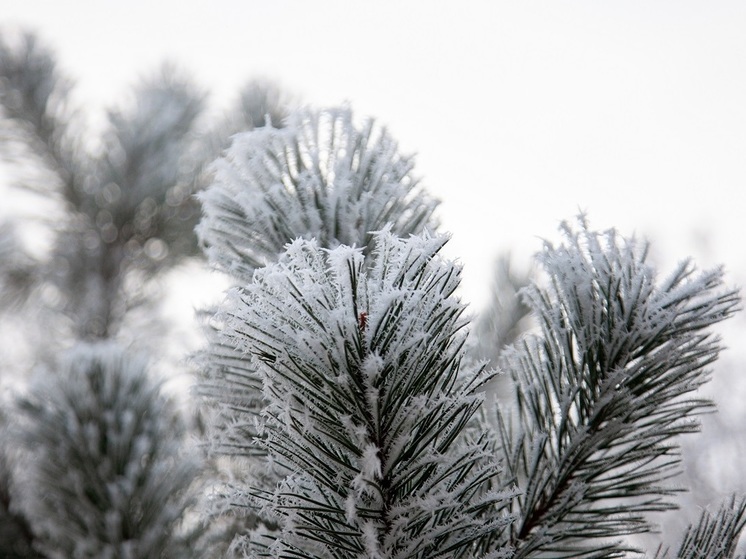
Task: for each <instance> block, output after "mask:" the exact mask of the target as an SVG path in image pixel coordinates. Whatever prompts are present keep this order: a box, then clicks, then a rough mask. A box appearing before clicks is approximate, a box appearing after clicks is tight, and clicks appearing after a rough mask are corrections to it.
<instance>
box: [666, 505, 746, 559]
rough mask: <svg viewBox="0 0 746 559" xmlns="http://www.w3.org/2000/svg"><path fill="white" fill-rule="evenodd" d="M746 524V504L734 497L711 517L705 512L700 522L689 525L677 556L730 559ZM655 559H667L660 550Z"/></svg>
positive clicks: (686, 558)
mask: <svg viewBox="0 0 746 559" xmlns="http://www.w3.org/2000/svg"><path fill="white" fill-rule="evenodd" d="M745 525H746V501H744V500H743V499H736V497H732V498H731V499H730V501H728V502H727V503H724V504H723V505H722V506H721V507H720V509H719V510H718V511H717V512H716V513H715V514H712V513H710V512H708V511H704V512H703V513H702V516H701V517H700V519H699V523H698V524H696V525H692V526H689V528H688V529H687V531H686V533H685V534H684V538H683V540H682V542H681V545H680V546H679V550H678V552H677V553H676V558H677V559H731V558H733V557H734V556H735V554H736V546H737V544H738V539H739V537H740V535H741V532H742V531H743V528H744V526H745ZM655 557H656V559H667V558H668V557H669V553H668V550H666V551H665V552H663V551H661V550H659V552H658V553H656V556H655Z"/></svg>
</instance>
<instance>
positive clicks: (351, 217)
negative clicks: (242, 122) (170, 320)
mask: <svg viewBox="0 0 746 559" xmlns="http://www.w3.org/2000/svg"><path fill="white" fill-rule="evenodd" d="M412 167H413V162H412V158H411V157H407V156H403V155H400V154H399V153H398V147H397V144H396V142H395V141H394V140H393V139H392V138H391V136H390V135H389V134H388V133H387V132H386V130H385V129H383V128H380V127H378V126H376V124H375V122H374V121H373V120H368V121H366V122H365V123H364V124H363V126H362V127H361V128H360V129H358V128H357V127H356V126H355V125H354V124H353V122H352V112H351V111H350V110H348V109H330V110H325V111H318V112H314V111H310V110H309V111H299V112H296V113H293V114H291V116H290V117H289V119H288V122H287V126H285V127H284V128H282V129H275V128H270V127H265V128H262V129H260V130H257V131H255V132H251V133H248V134H243V135H239V136H237V137H235V138H234V139H233V143H232V144H231V147H230V148H229V149H228V152H227V154H226V155H225V157H223V158H221V159H220V160H219V161H218V162H217V163H216V164H215V169H214V171H215V180H214V182H213V184H212V185H211V187H210V188H209V189H208V190H206V191H205V192H203V193H200V196H199V197H200V199H201V200H202V204H203V213H204V219H203V220H202V222H201V223H200V226H199V229H198V232H199V235H200V240H201V242H202V244H203V245H204V247H205V251H206V253H207V256H208V259H209V261H210V263H211V264H213V265H214V266H216V267H217V268H218V269H220V270H222V271H224V272H226V273H228V274H230V275H231V276H233V277H235V278H237V279H239V280H241V281H244V282H246V281H250V280H251V275H252V273H253V271H254V270H255V269H257V268H259V267H262V266H264V265H266V264H269V263H271V262H274V261H275V260H276V259H277V256H278V255H279V254H280V252H282V250H283V247H284V246H285V244H286V243H288V242H290V241H292V240H294V239H296V238H299V237H302V238H305V239H316V241H317V242H318V243H319V244H320V246H322V247H327V248H334V247H336V246H338V245H340V244H344V245H348V246H358V247H365V248H366V250H369V248H370V244H371V240H372V234H373V232H374V231H379V230H381V229H383V228H384V227H385V226H387V225H388V226H390V227H391V228H392V230H393V231H395V232H396V233H397V234H399V235H401V236H406V235H409V234H413V233H417V232H419V231H422V230H423V229H425V228H430V229H433V228H434V227H435V226H436V222H435V221H434V219H433V211H434V209H435V206H436V204H437V202H436V201H435V200H433V199H432V198H430V197H429V196H428V195H427V194H426V193H425V192H423V191H422V190H421V189H420V188H418V181H417V180H416V179H415V178H414V177H413V176H412V173H411V171H412Z"/></svg>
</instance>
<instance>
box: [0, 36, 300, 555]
mask: <svg viewBox="0 0 746 559" xmlns="http://www.w3.org/2000/svg"><path fill="white" fill-rule="evenodd" d="M205 97H206V96H205V94H204V93H203V92H202V91H201V90H200V89H199V88H198V87H196V86H195V84H194V83H193V82H192V81H191V80H190V79H188V78H187V76H186V75H185V74H184V73H183V72H181V71H179V70H177V69H176V68H175V67H173V66H171V65H164V66H163V67H162V68H161V69H159V70H158V71H157V72H155V73H153V74H152V75H150V76H149V77H147V78H145V79H143V80H141V81H140V82H139V83H138V84H137V85H136V86H135V87H134V88H133V90H132V92H131V93H130V96H129V97H128V98H126V99H125V100H123V102H122V104H121V105H120V106H118V107H115V108H112V109H110V110H109V111H108V112H107V113H106V115H105V118H104V119H103V124H102V125H100V126H97V127H95V128H94V127H92V126H91V124H90V123H91V121H93V120H95V119H91V118H89V117H91V116H95V115H90V114H86V113H84V112H83V111H81V110H78V109H76V108H75V96H74V87H73V82H72V81H71V80H69V79H68V78H66V77H65V76H64V75H63V73H62V72H61V71H60V70H59V67H58V64H57V61H56V58H55V56H54V54H53V53H52V52H51V51H50V50H49V49H48V48H46V47H44V46H43V45H42V44H41V42H40V40H39V39H38V38H37V37H36V36H34V35H33V34H25V35H22V36H13V35H10V34H5V33H3V34H2V35H0V155H1V156H2V158H3V160H4V162H5V163H6V169H8V170H9V176H12V177H13V178H14V179H15V183H16V184H15V185H14V187H16V190H15V191H14V193H15V194H19V193H20V194H23V195H25V196H28V197H29V199H30V200H31V202H32V204H33V205H37V206H38V205H41V209H39V211H38V214H37V215H34V217H35V218H36V221H35V223H34V225H35V227H36V229H35V230H34V233H38V232H41V233H43V234H44V238H46V239H48V243H47V244H46V245H45V246H44V247H42V249H41V250H36V251H27V250H26V247H25V246H24V242H23V238H24V234H25V233H27V230H28V227H29V224H28V223H24V224H22V225H21V226H17V225H16V223H11V222H10V221H8V222H7V223H5V224H3V225H2V226H1V227H0V255H1V256H2V261H1V263H0V312H3V313H4V317H3V318H5V319H7V320H6V321H5V324H4V325H3V326H4V327H5V329H4V330H3V332H6V330H7V331H8V332H10V334H12V339H8V337H6V336H4V340H5V341H7V343H8V346H9V347H11V346H14V345H16V344H17V343H18V342H19V341H25V342H26V346H28V349H29V352H28V353H29V355H28V356H27V357H28V359H25V360H23V357H24V356H19V355H20V353H21V352H18V351H15V350H14V351H12V352H11V351H8V352H5V351H3V352H2V353H3V359H2V361H0V374H3V375H4V377H5V378H4V379H3V380H5V381H9V378H8V377H9V376H10V371H12V370H16V371H17V370H22V371H24V372H26V373H27V372H28V370H29V369H30V368H31V367H32V366H34V365H35V364H39V363H43V364H44V365H45V366H46V368H47V369H48V370H51V371H57V372H59V373H60V374H63V375H68V376H69V378H65V379H61V380H60V381H59V382H62V383H63V384H64V383H78V385H76V386H67V385H66V384H65V385H64V387H65V388H66V389H69V390H70V391H71V392H70V394H77V395H81V394H85V391H86V389H88V388H90V386H89V385H87V384H86V377H85V375H82V374H77V373H76V372H75V369H74V368H72V369H71V367H70V366H69V364H64V363H63V364H61V363H60V362H59V356H60V352H61V351H62V350H63V349H64V348H65V347H69V346H75V345H76V344H78V343H80V342H81V341H83V342H92V341H96V340H106V339H112V338H117V339H120V340H121V341H122V342H123V343H125V344H130V343H133V342H134V345H135V346H138V347H140V348H141V349H143V348H147V349H150V350H154V354H158V352H159V351H160V350H161V347H162V346H163V345H164V344H166V343H167V337H166V336H165V334H164V331H163V328H160V327H161V326H163V324H164V323H162V322H158V320H157V313H156V312H154V309H153V307H154V306H155V303H156V302H157V299H158V297H157V295H158V294H159V291H158V286H157V283H156V282H154V281H153V280H154V279H157V278H159V277H163V276H164V274H165V273H166V272H167V271H169V270H171V269H173V268H174V267H175V266H177V265H178V264H179V263H181V262H184V261H185V260H186V259H189V258H193V257H194V258H197V257H199V256H200V253H199V251H198V249H197V240H196V236H195V234H194V226H195V224H196V221H197V219H198V216H199V207H198V203H197V202H196V200H195V199H194V196H193V195H194V193H195V192H196V191H197V190H199V189H200V188H201V187H202V186H203V185H204V182H205V180H206V178H207V177H208V175H209V171H208V170H207V169H206V166H207V164H208V163H209V162H211V161H212V160H213V159H214V158H215V157H217V156H218V155H219V154H220V152H221V151H222V150H223V149H224V148H225V146H226V145H227V142H228V138H229V136H230V135H232V134H233V133H235V132H237V131H239V130H245V129H250V128H253V127H254V126H260V125H263V124H265V117H267V116H269V120H268V121H267V122H269V121H271V122H272V124H273V125H274V126H281V125H282V121H283V119H284V111H285V109H284V104H285V103H286V102H288V101H289V100H288V99H286V98H285V97H283V96H282V95H281V92H280V90H279V88H278V87H277V86H275V85H274V84H272V83H270V82H267V81H263V80H255V81H252V82H249V83H248V84H247V85H246V87H245V88H244V89H243V90H242V91H241V92H240V95H239V99H238V102H237V103H236V106H235V107H234V108H233V109H231V110H230V111H228V112H227V113H225V114H224V115H222V116H220V115H212V116H211V115H209V114H208V113H207V111H206V103H205ZM99 128H100V129H99ZM30 205H31V204H30ZM32 254H33V256H32ZM26 300H27V304H26V305H25V306H22V305H20V303H22V302H24V301H26ZM146 306H147V307H148V308H147V312H143V313H141V314H142V315H143V317H144V318H143V319H141V322H140V323H137V322H136V321H137V313H134V312H132V311H136V310H142V309H144V308H145V307H146ZM34 319H36V320H34ZM32 323H33V324H32ZM42 336H43V338H44V339H41V337H42ZM107 347H112V348H113V346H107ZM14 349H15V348H14ZM86 351H87V350H85V349H81V350H80V354H81V355H83V354H85V353H86ZM111 351H114V350H113V349H112V350H111ZM99 358H101V359H104V357H103V356H102V355H99ZM112 359H114V357H112ZM116 359H119V360H121V361H122V362H121V363H120V364H119V365H116V366H115V365H111V366H102V370H103V371H104V372H105V373H106V374H110V375H112V377H114V378H113V379H112V380H111V382H112V383H113V384H112V386H113V387H115V388H116V389H115V388H112V390H113V393H112V394H109V395H108V397H109V398H110V401H101V402H99V405H100V407H99V408H97V409H96V411H97V412H98V413H100V414H106V413H115V411H114V410H106V409H105V408H106V407H107V406H110V405H117V406H120V409H118V411H117V412H116V413H122V414H127V413H131V411H130V412H127V411H124V410H123V409H122V408H124V407H127V406H128V405H130V406H132V408H133V409H134V408H135V407H136V406H138V405H140V406H141V408H142V407H143V406H144V407H145V408H147V406H148V405H150V406H152V407H151V408H149V409H150V412H152V413H151V417H150V419H151V420H152V421H153V422H157V415H154V414H155V411H154V410H156V409H157V410H161V409H162V408H163V406H162V405H161V403H160V400H159V398H160V396H159V395H158V394H157V391H156V390H155V389H148V390H142V391H140V392H138V393H137V394H134V393H133V392H132V390H129V389H130V388H132V387H131V386H130V385H128V384H127V382H129V379H120V380H121V381H122V382H121V383H117V382H116V381H115V380H114V379H115V378H116V377H117V376H118V375H119V376H127V375H130V374H135V375H136V372H137V370H138V367H140V365H138V361H137V360H135V361H134V362H132V363H129V362H127V359H126V358H125V357H124V356H123V355H122V354H119V355H118V356H117V357H116ZM15 361H18V362H15ZM55 382H56V381H55ZM42 388H43V387H42V386H41V385H40V384H35V385H34V386H33V387H29V388H27V389H28V390H32V391H33V392H34V394H31V395H30V396H29V397H30V398H32V399H33V398H36V400H35V401H36V402H37V403H38V406H37V407H38V409H37V408H34V413H37V412H38V417H37V419H38V421H37V422H36V423H35V420H34V419H33V418H31V417H30V416H29V417H27V420H28V421H27V423H26V430H25V431H22V432H20V433H21V434H20V435H19V432H16V434H15V435H14V437H18V436H20V437H21V440H24V439H23V437H25V436H26V435H29V433H32V432H34V429H36V430H37V431H36V432H37V434H38V432H39V431H44V430H45V429H46V432H45V433H46V435H47V438H46V439H44V438H43V437H41V438H40V437H35V438H34V440H36V441H37V442H38V444H41V445H45V444H48V445H53V442H54V441H53V438H54V437H55V436H56V437H58V438H59V439H65V437H67V438H68V439H70V438H71V437H73V434H71V433H69V432H66V431H64V427H65V426H64V425H57V426H56V428H57V432H53V429H54V428H55V425H54V424H53V423H52V422H51V421H49V422H47V424H45V425H44V424H43V419H42V418H43V413H41V411H42V410H43V411H45V412H49V413H53V410H54V405H63V406H64V404H62V403H60V402H59V401H56V404H55V401H54V400H53V399H51V398H49V397H48V396H49V395H48V394H47V393H46V392H44V390H43V389H42ZM76 390H77V392H75V391H76ZM128 390H129V391H128ZM36 392H38V393H36ZM135 396H137V397H138V398H140V401H139V402H134V401H133V402H129V403H128V398H134V397H135ZM70 397H72V396H70ZM68 404H69V405H70V406H74V403H71V402H68ZM81 405H82V404H81ZM48 406H51V407H48ZM163 410H165V408H163ZM57 411H59V410H57ZM68 411H69V412H70V413H74V412H75V408H74V407H73V408H70V409H68ZM89 411H91V410H89ZM136 411H137V413H140V412H143V409H138V410H136ZM60 413H62V412H60ZM91 413H92V414H93V412H92V411H91ZM99 419H100V418H99ZM162 421H163V422H164V423H163V424H162V425H160V426H158V425H151V428H152V429H151V430H152V431H153V432H156V431H157V433H156V434H157V436H158V437H162V438H163V440H162V441H156V442H155V443H154V444H156V445H161V447H158V448H172V447H169V445H176V444H177V439H178V433H177V432H171V431H170V429H169V428H170V426H172V424H171V422H172V421H173V418H170V417H168V414H166V415H164V417H163V418H162ZM120 427H121V426H120ZM119 436H120V438H121V444H122V445H123V446H126V445H127V444H132V445H133V448H134V447H137V444H139V443H137V441H136V440H134V439H137V438H138V437H142V436H143V434H142V433H138V432H136V431H132V430H128V429H126V428H122V429H121V430H120V432H119ZM127 437H134V439H127ZM169 437H172V438H173V440H171V439H169ZM128 440H129V443H128ZM40 441H41V442H40ZM68 442H69V440H68ZM77 442H78V443H80V441H77ZM18 444H19V441H18V439H17V438H12V439H11V440H9V441H8V444H7V445H6V446H4V447H3V451H4V452H5V451H7V452H8V454H4V455H3V456H2V460H3V464H5V463H6V462H7V463H8V464H9V466H8V467H7V468H5V467H4V468H3V469H2V471H1V472H0V474H2V480H1V481H2V486H3V487H4V488H5V489H7V491H4V492H3V495H4V496H5V497H7V499H4V501H3V509H2V512H3V516H2V522H3V526H4V527H6V526H7V527H14V529H13V530H10V529H9V530H7V531H6V530H4V531H3V532H1V533H0V535H1V536H3V537H5V536H6V535H7V538H8V539H6V540H3V542H2V544H0V545H6V544H7V546H6V548H5V549H11V547H12V548H13V549H21V548H20V547H18V546H17V545H16V544H17V543H19V541H20V540H18V541H17V537H16V536H19V534H20V535H22V536H23V538H25V540H26V544H27V545H26V546H25V548H24V549H23V550H21V551H18V553H21V552H23V553H26V552H28V553H29V554H32V553H35V552H32V551H31V548H32V546H33V547H35V548H36V549H37V550H39V549H41V548H42V547H43V548H44V550H45V553H47V554H50V555H54V553H56V552H55V550H54V546H52V545H51V544H50V541H53V540H50V539H49V538H51V537H52V536H50V533H51V531H53V527H52V525H53V524H55V523H57V524H58V528H59V527H60V526H61V524H59V522H58V521H60V519H59V518H57V519H56V520H55V517H54V514H51V512H52V511H51V509H46V510H41V509H38V508H35V507H36V505H39V503H34V499H33V498H32V497H31V495H36V496H37V497H38V496H40V495H42V494H44V491H43V490H42V489H43V488H44V487H45V486H44V485H43V484H41V487H40V486H39V483H40V480H39V479H36V478H34V479H30V478H23V477H22V476H19V475H18V473H19V472H25V471H26V469H27V467H26V466H27V465H26V463H25V462H24V461H22V460H20V459H16V458H18V457H16V456H15V452H16V450H15V449H16V448H17V447H18ZM53 448H56V449H57V450H58V451H61V449H60V448H59V446H58V447H53V446H50V449H48V450H49V452H52V449H53ZM42 450H43V449H42ZM86 451H88V453H87V454H86ZM76 452H78V453H79V455H78V459H79V460H78V466H79V467H84V466H85V467H90V468H93V469H95V468H96V467H97V466H99V467H100V468H103V469H106V468H107V466H106V464H107V463H108V462H109V461H110V459H111V456H109V455H108V454H107V453H106V451H102V450H100V449H95V448H93V447H85V446H81V445H80V444H79V445H78V447H77V448H76ZM169 452H170V451H169ZM45 456H46V458H47V460H48V464H47V466H48V467H51V466H50V464H51V462H52V461H53V460H54V459H55V458H54V456H53V455H51V454H50V455H45ZM57 458H59V459H62V458H60V457H57ZM67 458H69V456H68V457H67ZM120 458H121V457H120ZM86 462H88V464H85V463H86ZM128 467H129V466H128ZM147 474H148V475H151V476H153V477H152V479H151V478H147V479H151V481H150V482H149V483H151V482H152V480H157V479H158V477H159V476H166V478H167V479H163V480H161V481H162V485H163V487H164V488H170V490H173V491H175V492H179V491H184V490H186V487H179V486H178V485H174V483H177V482H183V483H187V482H190V481H191V478H189V479H187V478H188V476H186V477H185V476H181V477H179V476H176V477H171V476H172V472H167V471H165V470H158V469H157V468H152V471H150V470H149V471H148V472H147ZM102 475H103V474H102ZM106 475H109V476H110V477H109V478H107V477H106ZM106 475H104V478H102V479H101V480H100V481H101V483H102V484H105V483H106V482H107V480H108V482H110V483H115V480H114V477H116V476H118V475H123V473H122V472H121V471H119V470H117V469H116V468H114V469H111V468H110V471H109V473H108V474H106ZM41 477H42V478H43V477H44V476H41ZM46 481H47V483H49V481H50V480H49V479H47V480H46ZM120 481H121V482H122V483H129V482H128V481H127V480H126V479H122V480H120ZM156 485H157V484H156ZM47 489H49V490H50V494H55V495H57V497H59V499H58V501H57V504H58V505H59V504H61V503H62V502H63V501H64V500H65V499H68V500H69V503H66V504H65V506H67V507H70V508H71V510H73V509H76V508H81V507H82V508H84V505H81V503H77V502H76V500H81V499H83V500H85V496H84V495H83V494H81V493H76V492H75V491H74V490H72V489H71V490H70V492H69V493H67V494H64V493H59V488H51V489H50V488H47ZM68 489H70V488H68ZM136 489H137V490H148V487H144V486H138V487H136ZM151 489H152V488H151ZM55 491H58V493H55ZM112 498H113V497H112ZM19 502H23V503H25V505H26V506H25V507H23V508H21V507H20V505H19V504H18V503H19ZM30 503H31V504H30ZM110 504H111V503H110ZM161 505H162V506H164V507H166V505H167V500H166V499H164V500H163V502H162V503H161ZM102 506H103V505H102ZM149 506H150V508H151V509H154V508H157V506H159V503H158V502H157V501H152V502H151V503H150V505H149ZM94 508H95V507H94ZM115 508H116V507H115ZM42 509H43V507H42ZM169 510H170V509H167V508H164V509H163V510H162V511H154V510H151V511H150V512H148V514H150V517H151V519H152V518H155V517H158V514H160V515H161V518H162V517H163V516H164V515H165V516H168V515H169V514H171V512H172V511H171V512H169ZM89 512H91V511H89ZM182 512H183V511H182ZM37 513H38V514H37ZM47 513H50V514H51V516H49V515H48V514H47ZM119 513H121V514H123V515H124V516H125V517H126V516H127V515H131V517H126V518H123V519H122V522H123V523H125V524H127V523H129V525H131V526H130V528H132V526H134V525H135V524H137V522H140V520H138V519H137V518H135V517H136V516H137V515H142V514H143V510H142V508H137V507H135V508H126V507H124V508H121V510H119ZM31 514H33V515H35V516H33V521H31V520H29V519H28V518H26V515H31ZM91 514H95V511H93V512H91ZM47 516H48V517H47ZM45 518H46V520H45ZM6 520H7V522H5V521H6ZM172 520H173V521H174V522H176V520H177V519H175V518H173V519H172ZM68 528H70V526H68ZM78 528H79V529H80V530H82V529H83V528H82V527H81V526H78ZM89 528H90V526H89ZM130 528H128V530H129V529H130ZM140 528H142V526H140ZM161 528H162V529H164V530H166V528H167V526H165V525H164V526H161ZM132 529H133V530H134V529H135V528H132ZM80 530H79V531H78V532H75V530H72V531H71V533H73V534H75V533H80ZM140 533H141V534H142V533H143V532H142V530H140ZM164 534H165V532H164ZM99 536H100V541H109V543H111V544H112V545H114V544H113V543H112V541H111V540H106V538H104V537H103V536H101V534H99ZM60 537H61V536H60ZM107 537H108V536H107ZM65 541H67V540H65ZM164 541H167V540H164ZM67 543H69V544H70V546H72V545H73V543H72V542H70V541H67ZM60 545H62V544H60ZM138 545H140V544H138ZM94 547H95V546H94ZM125 547H126V546H125ZM95 549H98V552H100V553H104V551H102V549H103V548H100V547H99V548H95ZM138 549H139V551H137V553H138V554H139V556H142V557H151V556H155V555H150V554H149V553H151V552H149V551H145V550H143V549H144V548H138ZM125 551H126V549H125V548H122V549H120V550H119V553H124V552H125ZM151 551H152V550H151ZM57 552H59V553H63V552H62V551H59V550H58V551H57ZM98 552H96V553H98ZM64 553H69V554H71V555H70V556H73V555H75V556H77V555H76V554H78V553H79V552H78V551H75V552H74V551H73V547H69V546H68V547H67V548H66V551H65V552H64ZM80 553H83V552H82V551H80ZM85 553H89V552H85ZM91 553H94V552H91ZM107 553H108V552H107ZM127 553H129V551H127ZM133 553H134V552H133ZM152 553H155V551H152ZM29 556H33V555H29ZM93 556H97V557H98V555H95V553H94V554H93Z"/></svg>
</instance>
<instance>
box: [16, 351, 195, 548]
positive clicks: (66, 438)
mask: <svg viewBox="0 0 746 559" xmlns="http://www.w3.org/2000/svg"><path fill="white" fill-rule="evenodd" d="M61 366H62V370H61V371H54V372H53V374H50V375H48V376H44V377H40V378H38V380H37V382H38V383H39V384H38V385H37V386H34V387H33V388H32V390H31V391H30V396H29V397H27V398H24V399H23V400H21V401H20V402H19V408H18V413H17V414H16V421H15V422H14V426H13V427H12V428H13V429H14V430H15V432H14V437H13V440H14V441H15V442H16V443H21V444H22V445H23V452H22V453H20V454H18V455H15V459H16V460H21V461H22V463H21V465H20V467H19V468H17V474H16V479H15V483H16V484H17V485H19V486H22V488H23V490H22V491H20V492H19V493H18V495H19V497H20V498H19V505H20V509H21V510H22V511H23V516H24V517H25V518H26V519H28V521H29V525H30V528H31V531H32V532H33V534H34V536H35V537H34V545H35V547H36V548H37V550H39V551H42V552H43V553H44V554H45V556H47V557H59V558H71V557H75V558H87V557H90V558H91V559H93V558H119V557H130V558H133V559H135V558H138V559H155V558H165V557H175V558H176V557H179V558H182V557H191V556H198V550H197V549H196V548H195V545H194V544H195V542H194V540H195V538H196V537H197V536H198V532H196V531H193V530H191V531H190V530H189V529H188V528H185V527H183V526H182V523H183V522H184V521H185V518H184V515H185V511H186V507H187V506H188V505H189V504H190V503H189V499H190V495H189V492H188V488H189V487H190V485H191V484H192V483H193V482H194V481H195V477H196V475H197V473H198V471H199V469H198V468H199V464H198V462H197V461H196V460H195V454H194V453H190V452H187V447H186V445H185V443H186V441H185V437H186V436H187V430H186V425H185V423H184V422H183V420H182V418H181V417H180V416H179V413H178V411H177V409H176V407H175V406H174V404H173V402H170V401H168V400H167V399H166V397H165V396H164V395H163V394H161V390H160V385H159V382H158V381H157V380H155V379H153V378H151V377H150V376H149V374H148V372H147V370H146V368H145V362H144V360H143V359H142V358H138V356H135V355H133V354H131V353H125V352H123V351H122V350H121V349H119V348H117V347H115V346H114V345H112V344H101V343H99V344H98V345H93V346H86V345H78V346H76V348H75V349H74V350H73V351H72V352H71V353H70V354H69V355H67V356H66V357H65V358H64V360H63V362H62V365H61Z"/></svg>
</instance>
